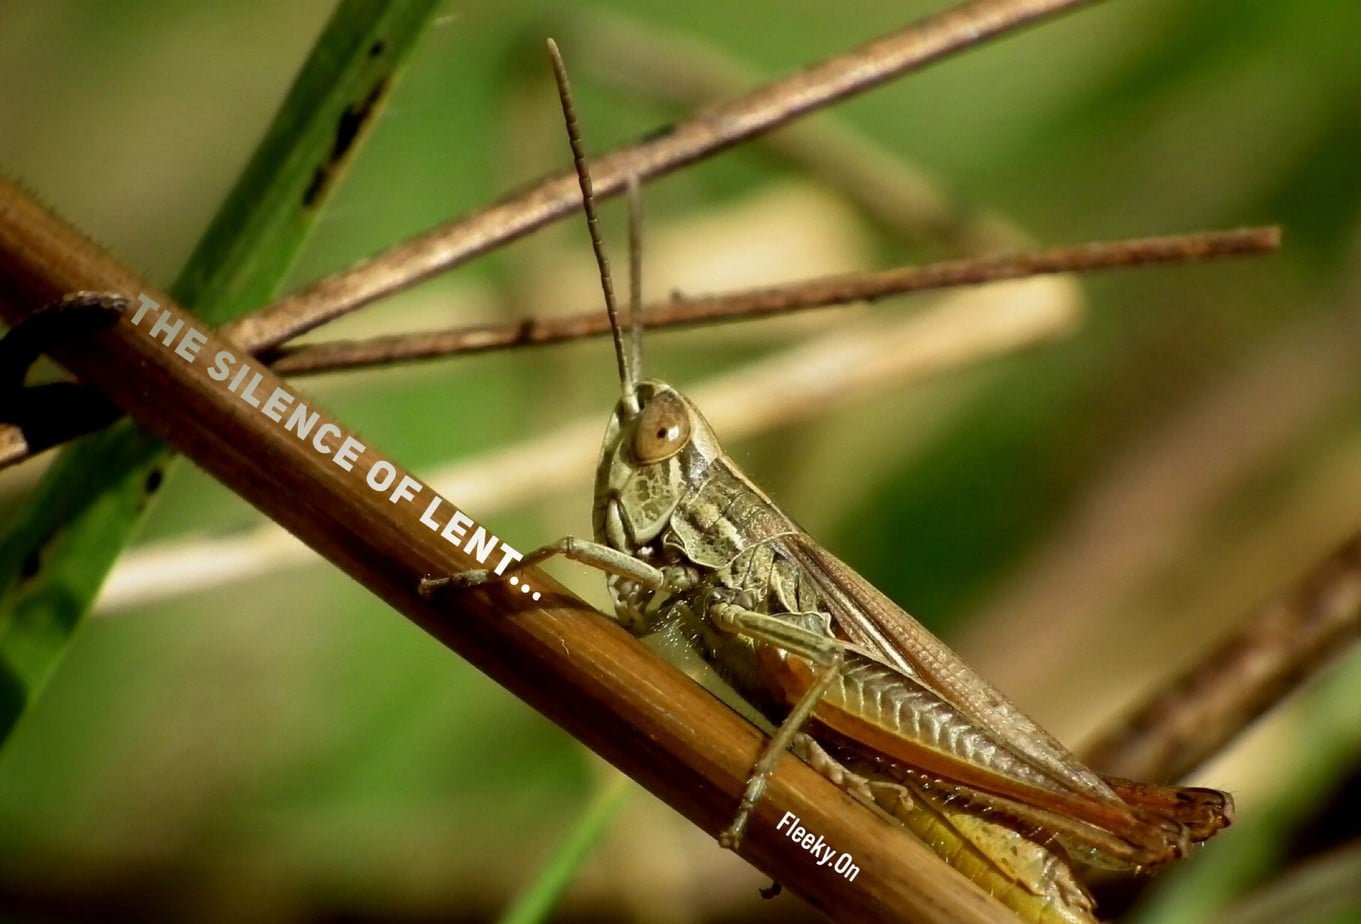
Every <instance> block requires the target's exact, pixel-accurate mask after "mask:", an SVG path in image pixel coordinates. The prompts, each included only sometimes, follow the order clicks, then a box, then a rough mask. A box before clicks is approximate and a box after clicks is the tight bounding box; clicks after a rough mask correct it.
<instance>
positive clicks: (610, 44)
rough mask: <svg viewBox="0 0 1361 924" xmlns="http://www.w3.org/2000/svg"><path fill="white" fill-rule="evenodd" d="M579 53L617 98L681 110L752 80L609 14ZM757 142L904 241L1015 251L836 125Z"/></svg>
mask: <svg viewBox="0 0 1361 924" xmlns="http://www.w3.org/2000/svg"><path fill="white" fill-rule="evenodd" d="M571 37H572V38H573V39H574V44H576V45H577V46H579V47H581V48H583V49H585V50H586V54H583V55H581V58H582V61H581V65H580V68H581V69H582V70H583V71H585V72H586V73H587V74H588V75H590V76H592V77H594V78H595V79H596V80H599V81H602V82H604V83H607V84H609V85H611V86H612V87H613V89H615V90H616V91H617V92H619V93H625V94H629V95H632V96H634V97H637V98H641V99H646V100H649V101H660V102H663V103H665V104H668V105H671V106H674V107H677V108H680V109H683V110H689V109H694V108H698V107H700V106H706V105H710V104H712V103H713V102H714V101H716V100H721V99H725V98H728V97H732V96H736V95H738V94H739V93H741V92H742V90H743V88H745V87H748V86H751V85H752V84H754V83H755V82H756V79H755V77H754V76H753V74H752V72H751V71H750V69H748V68H747V67H746V66H745V65H744V64H742V63H741V62H739V61H737V60H735V59H733V58H732V57H730V56H729V55H727V54H726V53H724V52H722V51H720V50H719V49H718V48H717V47H715V46H714V45H712V44H710V43H708V42H705V41H703V40H702V39H700V38H698V37H690V36H679V35H677V33H676V32H675V31H674V30H668V31H665V32H663V31H660V30H658V29H655V28H651V27H649V26H648V25H646V24H644V23H642V22H636V21H634V20H632V19H629V18H627V17H625V16H621V15H619V14H615V13H585V12H584V11H583V13H582V15H581V16H580V22H579V24H578V25H576V26H575V27H574V29H573V32H572V36H571ZM757 142H758V143H759V144H760V145H761V147H762V148H763V149H765V150H768V151H770V152H771V153H772V154H774V155H775V156H776V157H777V158H779V159H780V160H783V161H784V162H785V163H787V164H788V165H789V166H791V167H793V168H794V169H796V170H802V171H804V172H806V173H807V174H809V175H810V176H812V177H814V178H816V179H817V180H818V181H820V182H821V183H823V184H824V185H826V186H827V187H828V188H830V189H833V190H835V191H836V192H838V193H839V194H841V195H842V196H843V197H845V198H846V200H847V201H848V202H850V203H852V204H853V205H854V206H855V207H856V208H857V209H859V210H860V212H861V213H862V214H863V215H864V216H865V217H866V218H868V219H870V220H871V221H873V222H874V223H876V224H877V225H879V226H880V227H881V228H883V229H884V230H885V231H887V232H889V233H890V234H893V235H896V236H898V237H900V238H903V239H904V240H908V241H917V242H922V243H927V244H931V245H935V246H936V247H938V248H942V249H944V250H946V251H949V252H953V253H957V254H970V253H972V254H980V253H1000V252H1004V251H1008V250H1014V249H1016V248H1017V247H1018V246H1023V245H1024V244H1025V243H1026V241H1025V237H1024V235H1022V234H1021V233H1020V231H1018V230H1016V229H1014V228H1013V227H1011V225H1010V223H1009V222H1007V221H1006V220H1005V219H1003V218H1002V217H1001V216H1000V215H997V214H995V213H991V212H988V211H984V210H975V209H971V208H969V207H967V206H966V205H965V203H963V202H961V201H959V200H957V199H956V198H955V197H953V196H951V195H950V194H949V192H948V191H947V190H946V189H945V188H944V187H943V186H942V184H941V183H940V181H939V180H938V179H936V178H935V177H932V176H930V175H928V174H927V173H926V172H925V171H923V170H922V169H920V168H918V167H915V166H913V165H912V164H910V163H908V162H907V161H905V160H904V159H903V158H902V157H901V156H900V155H898V154H897V153H895V152H892V151H889V150H887V149H885V148H883V147H882V146H880V145H879V144H877V143H876V142H875V141H873V140H872V139H871V138H869V137H868V136H867V135H865V134H863V133H861V132H858V131H856V130H855V129H853V128H851V127H849V126H848V125H847V124H845V123H844V122H841V121H835V120H829V119H811V120H808V121H806V122H800V123H798V124H796V125H791V126H789V127H788V128H785V129H783V130H781V131H778V132H771V133H769V134H766V135H762V136H760V138H759V139H757Z"/></svg>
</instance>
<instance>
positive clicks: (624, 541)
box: [594, 380, 723, 553]
mask: <svg viewBox="0 0 1361 924" xmlns="http://www.w3.org/2000/svg"><path fill="white" fill-rule="evenodd" d="M630 397H631V398H632V400H630ZM722 455H723V450H722V448H721V447H720V446H719V443H718V438H717V437H715V436H714V431H713V428H712V427H710V426H709V422H708V421H707V420H705V419H704V415H703V414H701V413H700V412H699V409H698V408H696V407H695V405H694V404H692V403H691V401H690V399H688V398H686V397H685V396H684V395H682V394H681V393H680V392H678V391H676V389H674V388H672V387H671V386H670V385H667V384H666V383H665V382H658V381H654V380H648V381H644V382H640V383H639V384H638V386H637V388H636V390H635V392H634V394H633V395H632V396H626V397H625V398H623V399H621V400H620V401H619V403H618V404H617V405H615V408H614V413H613V414H612V415H611V416H610V421H609V424H608V425H607V426H606V428H605V442H604V445H603V446H602V447H601V451H600V467H599V468H598V469H597V470H596V483H595V512H594V521H595V523H594V526H595V538H596V541H597V542H603V543H605V544H607V545H610V546H612V547H614V548H616V549H620V550H621V551H626V552H630V553H637V552H638V551H640V550H641V549H642V548H643V547H645V546H647V545H648V544H649V543H651V542H653V540H655V539H657V537H658V536H659V535H660V534H661V533H662V531H663V530H664V529H665V527H666V525H667V523H668V522H669V521H670V519H671V514H672V513H673V512H674V511H675V509H676V505H677V504H679V503H680V502H681V500H682V499H683V498H684V497H685V496H686V494H688V493H689V492H690V491H691V490H693V489H694V488H696V487H698V486H699V485H701V484H703V483H704V479H705V477H706V475H707V473H708V471H709V467H710V465H711V464H712V463H713V462H714V460H715V459H718V458H719V457H720V456H722Z"/></svg>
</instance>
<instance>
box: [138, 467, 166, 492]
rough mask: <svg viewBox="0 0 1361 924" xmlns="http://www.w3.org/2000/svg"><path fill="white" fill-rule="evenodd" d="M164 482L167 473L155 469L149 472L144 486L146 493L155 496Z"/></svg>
mask: <svg viewBox="0 0 1361 924" xmlns="http://www.w3.org/2000/svg"><path fill="white" fill-rule="evenodd" d="M164 480H165V472H163V471H161V469H159V468H153V469H152V470H151V471H149V472H147V476H146V482H145V483H144V484H143V487H144V488H145V489H146V493H148V494H155V493H156V490H157V489H158V488H159V487H160V486H161V482H162V481H164Z"/></svg>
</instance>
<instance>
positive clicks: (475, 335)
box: [0, 228, 1280, 468]
mask: <svg viewBox="0 0 1361 924" xmlns="http://www.w3.org/2000/svg"><path fill="white" fill-rule="evenodd" d="M1279 246H1280V231H1279V229H1277V228H1244V229H1238V230H1233V231H1205V232H1199V233H1196V234H1185V235H1171V236H1166V237H1150V238H1131V239H1127V240H1122V241H1111V242H1097V243H1090V244H1080V245H1077V246H1074V247H1056V248H1051V249H1049V250H1042V251H1037V252H1034V253H1024V254H1013V255H1008V256H999V257H985V258H979V259H972V260H952V261H946V262H942V263H933V264H928V265H926V266H908V267H901V268H898V269H892V270H885V271H881V272H872V273H850V274H845V275H838V276H826V277H822V278H820V279H809V280H803V281H800V282H794V283H787V284H784V285H778V286H769V287H765V288H759V289H749V290H744V291H739V292H729V293H724V294H721V295H707V296H699V297H689V298H683V297H679V296H677V297H673V298H672V299H671V300H670V301H668V302H659V303H656V304H653V305H650V306H648V307H647V308H646V309H645V310H644V317H645V318H646V326H647V327H648V328H651V329H654V330H655V329H661V328H668V327H678V326H685V325H695V324H712V323H718V322H726V321H740V320H745V319H749V318H755V317H763V316H766V315H772V314H783V313H788V312H793V311H802V310H806V309H812V308H821V307H829V306H834V305H843V304H847V303H850V302H874V301H878V300H880V299H883V298H887V297H889V296H893V295H902V294H906V293H910V292H921V291H925V290H929V289H940V288H947V287H953V286H967V285H977V284H980V283H986V282H997V281H1000V280H1005V279H1019V278H1023V277H1027V276H1035V275H1042V274H1050V273H1065V272H1089V271H1094V270H1103V269H1120V268H1128V267H1134V266H1148V265H1151V264H1155V263H1181V262H1191V261H1198V260H1209V259H1214V258H1216V257H1225V256H1241V255H1249V254H1260V253H1266V252H1269V251H1272V250H1275V249H1276V248H1277V247H1279ZM609 329H610V328H609V320H608V318H607V317H606V316H605V315H604V314H603V313H602V312H600V311H599V310H596V311H589V312H583V313H581V314H575V315H568V316H565V317H558V318H530V319H527V320H524V321H515V322H509V323H498V324H478V325H471V326H467V327H461V328H455V329H452V330H439V331H426V332H421V333H413V334H393V335H390V336H384V337H373V338H370V339H366V340H359V341H348V340H347V341H332V342H326V343H313V344H307V345H305V346H299V347H282V348H279V349H277V350H274V351H272V352H271V353H270V354H269V357H270V365H271V367H272V368H273V369H274V371H275V372H276V373H278V374H279V375H315V374H319V373H323V372H339V371H345V370H351V369H359V368H366V367H372V366H381V365H388V364H391V363H398V362H406V361H412V360H422V359H436V358H441V357H447V356H454V355H457V354H461V353H474V352H483V351H488V350H499V349H511V348H517V347H524V346H537V345H542V344H549V343H561V342H564V341H569V340H577V339H580V338H583V337H594V336H600V335H603V334H606V333H609ZM106 407H107V404H106V402H98V401H97V402H95V403H94V406H92V407H91V408H90V412H89V413H88V414H80V415H73V416H72V417H71V418H70V419H68V420H63V421H61V422H60V424H61V427H60V432H57V430H55V429H53V430H52V432H51V433H50V434H47V435H46V436H45V438H44V439H42V440H41V441H38V443H37V445H34V446H30V445H29V444H28V442H26V440H25V436H24V434H23V433H22V432H21V430H20V429H19V428H18V427H15V426H13V425H11V424H0V468H4V467H6V466H8V465H13V464H15V463H17V462H21V461H23V460H25V459H27V458H29V457H30V456H33V455H36V454H37V453H38V452H40V451H42V450H43V449H47V448H48V447H50V446H54V445H58V444H59V443H61V442H64V441H65V440H68V439H74V438H75V437H77V436H82V435H84V434H85V433H88V432H91V431H92V430H94V429H97V428H98V427H101V426H105V425H107V424H108V423H110V422H111V418H110V417H109V415H108V413H107V410H106Z"/></svg>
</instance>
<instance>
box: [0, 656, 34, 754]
mask: <svg viewBox="0 0 1361 924" xmlns="http://www.w3.org/2000/svg"><path fill="white" fill-rule="evenodd" d="M26 705H28V689H27V687H25V686H24V681H23V680H22V679H21V678H20V677H19V675H18V674H16V673H15V671H14V669H13V668H12V667H10V666H9V665H8V664H6V663H5V662H3V661H0V741H3V740H4V739H5V737H6V736H7V735H8V734H9V731H10V729H11V728H13V727H14V723H15V722H17V721H18V720H19V716H21V715H23V713H24V707H25V706H26Z"/></svg>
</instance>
